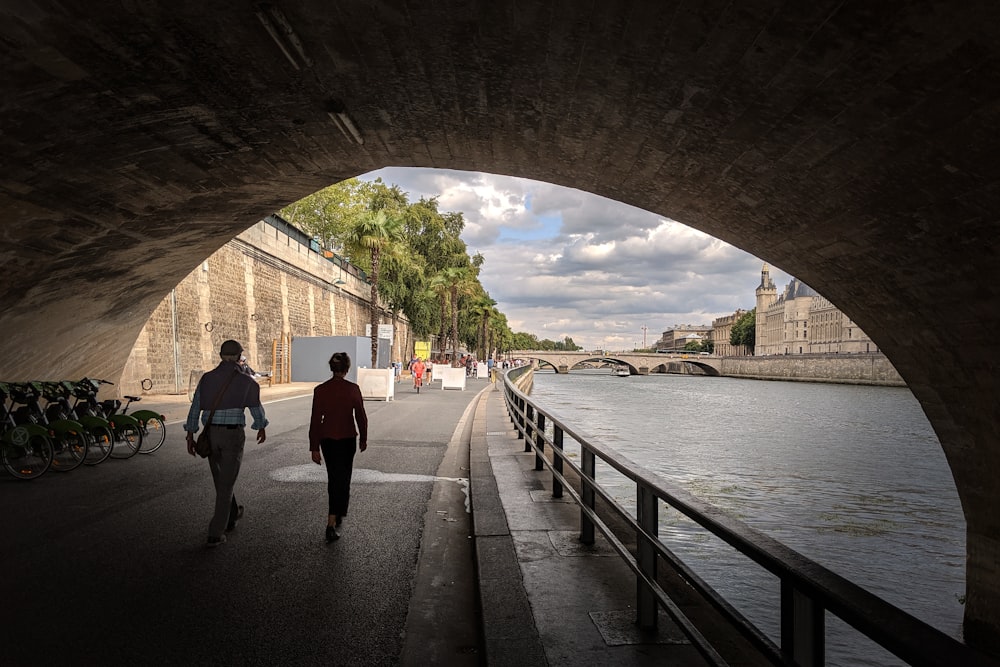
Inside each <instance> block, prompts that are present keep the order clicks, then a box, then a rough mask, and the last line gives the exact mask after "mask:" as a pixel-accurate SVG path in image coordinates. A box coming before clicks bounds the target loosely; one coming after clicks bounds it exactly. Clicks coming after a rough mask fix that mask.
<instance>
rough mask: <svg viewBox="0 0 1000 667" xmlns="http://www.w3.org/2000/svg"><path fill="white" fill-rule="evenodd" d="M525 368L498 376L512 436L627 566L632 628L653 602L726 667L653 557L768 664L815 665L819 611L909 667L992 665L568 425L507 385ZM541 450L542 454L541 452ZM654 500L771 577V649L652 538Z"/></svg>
mask: <svg viewBox="0 0 1000 667" xmlns="http://www.w3.org/2000/svg"><path fill="white" fill-rule="evenodd" d="M529 370H531V369H530V367H524V368H516V369H512V370H510V371H508V372H506V373H504V386H503V389H504V399H505V401H506V404H507V409H508V412H509V414H510V417H511V421H512V422H513V423H514V426H515V428H516V429H517V432H518V438H523V439H524V441H525V451H526V452H530V451H534V452H535V470H544V469H546V468H547V469H548V470H550V471H551V473H552V495H553V496H554V497H556V498H560V497H562V496H563V494H564V493H566V494H568V495H570V496H571V497H572V498H573V500H575V501H576V503H577V504H578V505H579V506H580V540H581V541H582V542H583V543H585V544H592V543H593V542H594V536H595V529H596V530H599V531H600V532H601V533H602V534H603V535H604V536H605V538H607V540H608V542H609V543H610V544H611V546H612V548H614V549H615V551H617V552H618V554H619V555H620V556H621V557H622V559H624V561H625V562H626V563H627V564H628V566H629V567H630V568H631V569H632V571H633V572H634V573H635V576H636V583H637V585H636V590H637V593H636V613H637V619H636V620H637V623H638V624H639V625H640V626H641V627H645V628H651V627H655V625H656V617H657V614H658V608H662V609H663V610H664V611H665V612H666V613H667V614H668V615H669V616H670V617H671V618H672V619H673V620H674V622H675V623H677V625H678V626H679V627H680V629H681V630H682V631H683V632H684V634H685V635H686V636H687V637H688V639H689V640H690V641H691V643H692V644H693V645H694V646H695V647H697V649H698V650H699V651H700V652H701V653H702V655H703V656H704V657H705V658H706V659H707V660H708V661H709V662H710V663H712V664H717V665H724V664H726V662H725V660H724V659H723V658H722V657H721V656H720V655H719V653H718V652H717V651H716V650H715V649H714V648H713V647H712V646H711V644H709V642H708V641H707V640H706V639H705V637H704V636H703V635H702V633H701V632H700V631H699V630H698V629H697V628H696V627H695V626H694V624H693V623H692V622H691V621H690V620H689V619H688V618H687V617H686V616H685V615H684V614H683V612H682V611H681V610H680V609H679V608H678V606H677V605H676V604H675V603H674V602H673V601H672V600H671V599H670V597H669V596H668V594H667V593H666V592H665V591H664V590H663V589H662V588H661V587H660V585H659V584H658V583H657V568H658V565H659V563H660V562H661V561H662V562H664V563H666V564H667V565H669V566H670V567H672V568H674V570H675V571H676V572H677V573H678V574H679V575H680V576H681V577H682V578H683V579H685V580H686V581H687V583H688V584H690V585H691V586H692V587H693V588H694V589H696V590H697V591H698V592H699V593H700V594H701V595H702V596H703V597H704V598H705V599H706V600H707V601H708V602H710V603H711V604H712V606H714V607H715V608H716V609H717V610H718V611H719V612H720V613H721V614H722V615H723V616H724V617H725V618H726V619H727V620H728V621H729V622H730V623H732V624H733V625H734V626H735V627H736V628H737V629H738V630H740V632H741V633H742V634H743V635H744V636H745V637H747V639H748V640H749V641H751V642H752V643H753V644H754V645H755V646H756V647H757V648H758V649H759V650H760V651H762V652H763V653H764V654H765V655H766V656H767V657H768V658H769V659H771V660H772V661H773V662H774V663H775V664H794V665H808V666H818V665H823V664H824V663H825V654H826V628H825V615H826V612H827V611H828V612H830V613H831V614H833V615H834V616H837V617H838V618H840V619H841V620H843V621H844V622H845V623H847V624H848V625H850V626H851V627H853V628H854V629H855V630H857V631H858V632H860V633H861V634H863V635H865V636H867V637H869V638H870V639H872V640H873V641H875V642H876V643H878V644H880V645H881V646H882V647H883V648H885V649H886V650H888V651H889V652H891V653H892V654H894V655H895V656H897V657H898V658H900V659H902V660H904V661H905V662H907V663H909V664H912V665H935V666H941V667H953V666H955V665H963V666H964V667H965V666H974V665H975V666H978V665H983V666H987V665H990V666H993V667H997V666H998V665H1000V661H998V660H995V659H993V658H990V657H989V656H986V655H984V654H981V653H979V652H977V651H975V650H974V649H972V648H970V647H968V646H966V645H965V644H963V643H962V642H960V641H958V640H956V639H954V638H952V637H949V636H948V635H946V634H944V633H943V632H941V631H940V630H937V629H936V628H934V627H932V626H930V625H928V624H927V623H925V622H923V621H921V620H919V619H917V618H915V617H914V616H911V615H910V614H908V613H906V612H904V611H903V610H901V609H899V608H898V607H895V606H893V605H892V604H890V603H888V602H886V601H885V600H883V599H881V598H879V597H878V596H876V595H874V594H872V593H870V592H868V591H867V590H865V589H863V588H861V587H860V586H858V585H857V584H854V583H852V582H850V581H848V580H847V579H845V578H843V577H841V576H840V575H838V574H836V573H834V572H832V571H830V570H828V569H827V568H825V567H823V566H822V565H820V564H818V563H816V562H815V561H812V560H810V559H809V558H807V557H805V556H803V555H802V554H800V553H798V552H796V551H794V550H793V549H791V548H790V547H787V546H785V545H784V544H782V543H781V542H778V541H777V540H775V539H773V538H771V537H768V536H767V535H765V534H764V533H762V532H760V531H758V530H756V529H754V528H751V527H750V526H748V525H747V524H745V523H743V522H742V521H740V520H738V519H736V518H735V517H733V516H732V515H730V514H728V513H726V512H725V511H724V510H722V509H720V508H718V507H715V506H713V505H710V504H708V503H706V502H703V501H701V500H699V499H697V498H696V497H695V496H693V495H691V494H690V493H688V492H687V491H685V490H683V489H681V488H680V487H678V486H676V485H674V484H673V483H671V482H670V481H669V480H667V479H665V478H663V477H661V476H660V475H657V474H656V473H653V472H650V471H648V470H644V469H643V468H641V467H640V466H638V465H637V464H635V463H633V462H632V461H630V460H629V459H628V458H626V457H624V456H622V455H620V454H618V453H617V452H615V451H613V450H612V449H610V448H608V447H606V446H604V445H602V444H600V443H598V442H596V441H594V440H593V439H592V438H588V437H586V436H584V435H583V434H582V433H580V432H579V431H576V430H574V429H572V428H570V427H569V426H568V425H567V424H566V422H565V421H564V420H563V419H561V418H560V417H559V416H558V415H557V414H556V413H555V412H553V411H551V410H546V409H544V408H542V407H541V406H539V405H538V403H536V402H534V401H532V400H531V399H530V398H529V397H528V396H527V395H526V394H525V393H523V392H522V391H520V390H519V389H518V388H517V387H516V386H515V384H514V381H515V379H516V378H517V377H518V376H520V375H521V374H523V373H525V372H528V371H529ZM567 437H569V438H571V439H572V440H573V441H575V442H576V443H577V444H578V445H579V447H580V459H581V465H580V466H577V465H576V464H575V463H574V462H573V461H572V460H571V459H570V458H568V457H567V456H566V455H565V453H564V447H565V441H566V438H567ZM546 448H548V451H549V452H550V454H549V456H546ZM598 459H600V460H601V461H603V462H604V463H606V464H607V465H609V466H611V467H612V468H614V469H615V470H617V471H618V472H619V473H621V474H622V475H624V476H625V477H626V478H628V479H629V480H631V481H632V482H634V484H635V492H636V516H635V517H633V516H632V515H631V513H629V512H628V511H627V510H626V509H625V508H623V507H622V506H621V504H620V503H619V502H618V501H617V500H616V499H615V498H614V497H612V496H611V494H610V493H608V492H607V491H606V490H605V489H604V488H603V487H602V486H601V485H600V483H598V482H597V480H596V462H597V460H598ZM566 467H569V468H570V469H572V470H573V471H574V472H575V473H576V475H578V476H579V478H580V489H579V492H577V490H576V489H575V488H574V487H573V486H572V484H570V483H569V482H568V481H567V479H566V477H565V476H564V474H563V473H564V471H565V469H566ZM597 497H600V498H601V500H602V502H603V503H604V504H606V505H607V506H608V507H609V508H611V510H613V511H614V513H615V514H617V515H618V516H619V517H620V518H621V520H623V521H624V522H625V523H626V524H627V525H628V526H629V527H630V528H631V529H632V530H634V531H635V537H636V553H635V555H633V554H632V552H631V551H629V549H628V547H627V546H626V545H625V544H624V543H623V542H622V541H621V539H620V538H619V537H618V536H617V535H616V534H615V533H614V532H613V530H612V529H611V528H610V527H609V526H608V524H607V523H606V522H605V521H604V520H603V519H602V518H601V516H599V514H598V512H597V510H596V503H595V501H596V499H597ZM658 501H662V502H664V503H666V505H667V506H669V507H671V508H673V509H675V510H677V511H679V512H681V513H682V514H684V515H685V516H687V517H688V518H689V519H691V520H692V521H694V522H695V523H697V524H698V525H699V526H701V527H702V528H704V529H705V530H707V531H709V532H710V533H712V534H713V535H715V536H716V537H718V538H720V539H721V540H722V541H724V542H726V543H727V544H729V545H730V546H732V547H734V548H735V549H736V550H737V551H739V552H740V553H742V554H743V555H744V556H746V557H748V558H749V559H750V560H752V561H754V562H755V563H756V564H757V565H759V566H760V567H762V568H764V569H765V570H767V571H768V572H770V573H771V574H773V575H775V576H776V577H777V578H778V580H779V581H780V585H781V587H780V595H779V598H780V599H779V600H778V604H779V605H780V646H779V645H778V644H776V643H775V642H773V641H772V640H771V639H770V638H769V637H768V636H767V634H766V633H765V632H764V631H763V630H761V629H760V628H759V627H757V626H756V625H755V624H754V623H752V622H751V621H750V620H749V619H747V618H746V617H745V616H743V615H742V614H741V613H740V612H739V611H737V610H736V608H735V607H733V606H732V605H731V604H730V603H729V602H727V601H726V600H725V599H724V598H723V597H722V596H721V595H720V594H719V593H718V592H717V591H715V590H714V589H713V588H712V587H711V586H710V585H709V584H708V583H706V582H705V581H704V580H703V579H702V578H701V577H700V576H699V575H698V574H696V573H695V572H694V571H693V570H692V569H691V568H690V567H688V566H687V565H685V564H684V563H683V562H682V561H681V560H680V559H679V558H678V557H677V556H676V555H675V554H674V553H673V552H671V550H670V549H669V548H668V546H667V545H666V544H664V543H663V542H662V541H661V540H660V538H659V536H658V534H659V526H658V522H659V517H658V511H657V510H658V505H657V503H658Z"/></svg>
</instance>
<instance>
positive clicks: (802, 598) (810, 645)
mask: <svg viewBox="0 0 1000 667" xmlns="http://www.w3.org/2000/svg"><path fill="white" fill-rule="evenodd" d="M781 652H782V653H783V654H784V655H785V656H786V657H787V658H788V659H789V662H790V663H793V664H795V665H801V666H802V667H822V666H823V665H824V664H825V663H826V615H825V613H824V609H823V607H822V605H820V604H819V603H818V602H817V601H816V600H813V599H812V598H811V597H809V596H808V595H806V594H804V593H803V592H802V591H800V590H798V589H796V588H795V586H794V585H792V582H791V581H788V580H787V579H782V580H781Z"/></svg>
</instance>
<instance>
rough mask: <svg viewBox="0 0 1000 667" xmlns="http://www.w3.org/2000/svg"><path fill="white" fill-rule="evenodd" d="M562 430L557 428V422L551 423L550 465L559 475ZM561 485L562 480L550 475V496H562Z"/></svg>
mask: <svg viewBox="0 0 1000 667" xmlns="http://www.w3.org/2000/svg"><path fill="white" fill-rule="evenodd" d="M562 457H563V430H562V429H561V428H559V424H557V423H555V422H553V423H552V466H553V467H554V468H555V470H556V472H557V473H559V474H560V475H561V474H562V471H563V458H562ZM562 495H563V487H562V482H560V481H559V480H558V479H556V476H555V475H553V476H552V497H553V498H562Z"/></svg>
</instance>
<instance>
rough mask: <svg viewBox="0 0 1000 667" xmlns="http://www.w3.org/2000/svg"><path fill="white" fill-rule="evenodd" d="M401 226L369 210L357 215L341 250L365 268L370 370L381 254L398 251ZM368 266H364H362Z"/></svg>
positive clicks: (381, 212)
mask: <svg viewBox="0 0 1000 667" xmlns="http://www.w3.org/2000/svg"><path fill="white" fill-rule="evenodd" d="M402 231H403V226H402V221H401V219H400V218H399V217H396V216H392V215H387V214H386V212H385V211H384V210H378V211H369V212H368V213H366V214H365V215H362V216H360V217H359V218H358V219H357V220H356V221H355V223H354V225H353V226H352V227H351V228H350V229H349V230H348V233H347V236H346V238H345V243H344V247H345V249H346V250H347V253H348V255H349V256H350V257H351V258H352V259H353V260H354V262H355V263H356V264H361V265H362V266H363V268H367V269H368V277H369V280H370V282H371V296H370V304H369V306H370V307H369V314H370V317H369V321H370V322H371V339H372V368H375V365H376V364H377V363H378V321H379V312H378V311H379V305H378V285H379V278H380V271H381V260H382V255H383V254H387V255H395V254H396V253H399V252H401V250H400V249H399V248H398V247H397V246H398V245H399V244H401V243H402V240H403V234H402ZM364 264H367V267H364Z"/></svg>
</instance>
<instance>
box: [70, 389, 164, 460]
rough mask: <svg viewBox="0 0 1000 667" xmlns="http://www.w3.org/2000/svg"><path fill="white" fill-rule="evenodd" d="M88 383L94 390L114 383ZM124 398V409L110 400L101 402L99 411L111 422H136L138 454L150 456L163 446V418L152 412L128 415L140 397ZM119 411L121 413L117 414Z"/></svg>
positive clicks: (120, 403)
mask: <svg viewBox="0 0 1000 667" xmlns="http://www.w3.org/2000/svg"><path fill="white" fill-rule="evenodd" d="M85 379H86V378H85ZM88 382H90V383H91V385H92V386H93V387H95V389H99V388H100V385H102V384H109V385H113V384H114V382H112V381H110V380H94V379H90V380H88ZM95 394H96V391H95ZM124 398H125V399H126V400H127V401H128V402H127V403H125V406H124V407H122V402H121V401H120V400H118V399H117V398H110V399H107V400H104V401H101V402H100V407H101V411H102V412H103V413H104V414H105V416H107V418H108V419H111V420H114V419H116V418H123V417H125V418H128V419H129V420H132V419H134V420H135V421H136V422H137V426H138V427H139V431H140V435H141V437H140V438H139V453H140V454H152V453H153V452H155V451H156V450H157V449H159V448H160V447H161V446H162V445H163V442H164V441H165V440H166V439H167V427H166V424H164V422H163V420H164V416H163V415H161V414H160V413H158V412H154V411H152V410H136V411H135V412H133V413H132V414H129V413H128V408H129V406H130V405H132V404H133V403H138V402H139V401H141V400H142V397H141V396H125V397H124ZM119 410H120V411H121V412H119Z"/></svg>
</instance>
